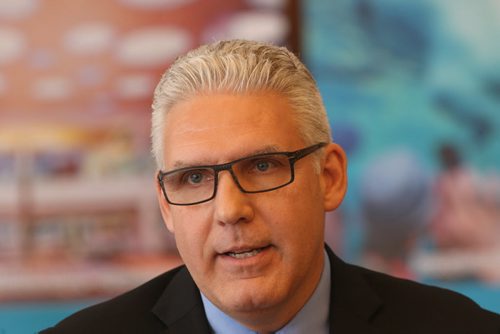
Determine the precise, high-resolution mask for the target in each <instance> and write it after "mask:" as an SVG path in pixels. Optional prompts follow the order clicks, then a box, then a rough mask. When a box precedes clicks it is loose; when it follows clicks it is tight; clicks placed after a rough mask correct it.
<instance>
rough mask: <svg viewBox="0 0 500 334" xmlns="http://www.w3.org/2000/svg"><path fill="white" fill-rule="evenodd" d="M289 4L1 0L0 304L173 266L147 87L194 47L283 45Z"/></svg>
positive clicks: (133, 280) (90, 293)
mask: <svg viewBox="0 0 500 334" xmlns="http://www.w3.org/2000/svg"><path fill="white" fill-rule="evenodd" d="M288 11H289V8H288V3H287V2H285V1H277V0H275V1H257V0H253V1H244V0H234V1H221V0H212V1H203V0H112V1H97V0H75V1H65V0H14V1H10V0H0V302H12V301H19V300H24V301H32V300H50V299H68V298H84V297H85V298H89V297H102V296H109V295H112V294H116V293H118V292H121V291H124V290H126V289H129V288H131V287H133V286H136V285H137V284H139V283H140V282H143V281H145V280H147V279H149V278H151V277H153V276H154V275H155V274H157V273H160V272H163V271H164V270H166V269H168V268H169V267H171V266H173V265H176V264H178V263H179V262H180V260H179V259H178V257H177V255H176V253H175V246H174V244H173V239H172V237H171V236H170V235H169V234H168V232H167V230H166V229H165V228H164V227H163V225H162V223H161V219H160V215H159V211H158V209H157V202H156V197H155V192H154V166H153V162H152V159H151V158H150V154H149V150H150V148H149V146H150V145H149V126H150V125H149V122H150V104H151V98H152V92H153V88H154V86H155V85H156V83H157V82H158V80H159V78H160V75H161V74H162V73H163V71H164V70H165V69H166V68H167V66H168V65H169V63H170V62H172V61H173V60H174V59H175V57H176V56H177V55H179V54H180V53H184V52H185V51H187V50H188V49H191V48H193V47H195V46H197V45H199V44H201V43H205V42H209V41H213V40H216V39H221V38H235V37H240V38H249V39H259V40H266V41H270V42H275V43H279V44H286V43H287V42H289V41H290V36H291V34H290V32H291V21H290V15H289V14H288ZM0 313H1V308H0ZM0 318H1V317H0ZM0 320H1V319H0ZM4 320H5V319H4ZM1 323H2V321H0V331H2V325H1ZM47 325H49V324H47ZM31 332H32V331H31Z"/></svg>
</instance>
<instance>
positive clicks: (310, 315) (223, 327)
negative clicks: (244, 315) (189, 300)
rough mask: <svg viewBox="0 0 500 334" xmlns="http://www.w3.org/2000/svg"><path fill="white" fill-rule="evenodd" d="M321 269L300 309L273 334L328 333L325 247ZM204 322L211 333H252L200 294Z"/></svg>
mask: <svg viewBox="0 0 500 334" xmlns="http://www.w3.org/2000/svg"><path fill="white" fill-rule="evenodd" d="M324 258H325V262H324V267H323V272H322V273H321V278H320V281H319V284H318V286H317V287H316V289H315V290H314V292H313V294H312V296H311V298H309V300H308V301H307V303H306V304H305V305H304V307H302V309H301V310H300V311H299V312H298V313H297V314H296V315H295V317H294V318H293V319H292V320H290V322H289V323H288V324H286V325H285V327H283V328H281V329H280V330H279V331H277V332H275V333H276V334H303V333H314V334H316V333H317V334H328V333H329V321H328V315H329V313H330V287H331V284H330V283H331V272H330V261H329V259H328V254H327V253H326V251H325V257H324ZM201 299H202V301H203V306H204V307H205V313H206V315H207V319H208V322H209V324H210V327H211V328H212V332H213V333H215V334H255V333H257V332H254V331H252V330H250V329H248V328H246V327H244V326H243V325H241V324H240V323H238V322H237V321H236V320H234V319H232V318H231V317H229V316H228V315H227V314H225V313H224V312H222V311H221V310H220V309H219V308H217V306H215V305H214V304H212V303H211V302H210V301H209V300H208V298H206V297H205V296H204V295H203V294H201Z"/></svg>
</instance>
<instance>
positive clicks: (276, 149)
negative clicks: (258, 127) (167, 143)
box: [169, 145, 283, 171]
mask: <svg viewBox="0 0 500 334" xmlns="http://www.w3.org/2000/svg"><path fill="white" fill-rule="evenodd" d="M277 152H283V150H282V149H280V148H279V147H278V146H276V145H268V146H265V147H263V148H260V149H258V150H254V151H251V152H248V154H246V155H243V156H241V157H237V158H234V159H231V160H229V161H225V162H222V163H220V164H225V163H228V162H231V161H234V160H237V159H241V158H246V157H251V156H254V155H259V154H267V153H277ZM213 165H219V163H210V162H196V161H195V162H185V161H182V160H177V161H175V162H174V164H173V166H172V168H171V169H169V171H172V170H176V169H180V168H190V167H193V168H196V167H201V166H213Z"/></svg>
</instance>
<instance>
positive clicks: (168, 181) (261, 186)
mask: <svg viewBox="0 0 500 334" xmlns="http://www.w3.org/2000/svg"><path fill="white" fill-rule="evenodd" d="M325 145H326V143H319V144H316V145H312V146H309V147H306V148H303V149H301V150H297V151H294V152H275V153H264V154H257V155H252V156H249V157H245V158H241V159H238V160H234V161H231V162H227V163H224V164H220V165H207V166H193V167H185V168H180V169H176V170H172V171H170V172H162V171H160V172H159V173H158V182H159V183H160V186H161V189H162V191H163V194H164V195H165V199H166V200H167V202H168V203H170V204H173V205H194V204H200V203H203V202H207V201H210V200H211V199H213V198H214V197H215V195H216V193H217V184H218V179H219V173H220V172H221V171H224V170H227V171H229V173H231V175H232V177H233V180H234V182H235V183H236V185H237V186H238V188H239V189H240V190H241V191H242V192H244V193H262V192H266V191H272V190H276V189H279V188H282V187H284V186H286V185H288V184H290V183H292V182H293V180H294V178H295V172H294V165H295V162H297V161H298V160H300V159H302V158H303V157H305V156H307V155H309V154H311V153H313V152H314V151H316V150H318V149H319V148H321V147H323V146H325Z"/></svg>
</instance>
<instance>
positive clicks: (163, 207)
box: [155, 174, 175, 233]
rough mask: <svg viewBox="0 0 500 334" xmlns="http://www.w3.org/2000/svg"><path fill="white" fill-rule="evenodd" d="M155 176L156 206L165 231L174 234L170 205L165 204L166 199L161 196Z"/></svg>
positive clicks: (161, 192)
mask: <svg viewBox="0 0 500 334" xmlns="http://www.w3.org/2000/svg"><path fill="white" fill-rule="evenodd" d="M156 175H157V174H156ZM156 175H155V185H156V197H157V198H158V204H159V206H160V211H161V216H162V218H163V222H164V223H165V226H167V229H168V230H169V231H170V232H172V233H175V232H174V230H175V229H174V224H173V220H172V212H171V211H170V204H169V203H168V202H167V199H166V198H165V195H164V194H163V190H162V189H161V186H160V182H159V181H158V178H157V177H156Z"/></svg>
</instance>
